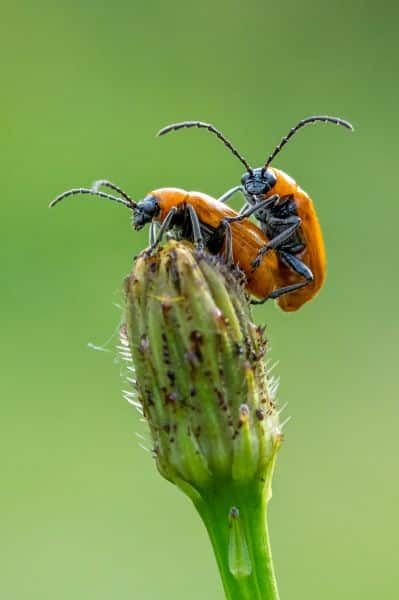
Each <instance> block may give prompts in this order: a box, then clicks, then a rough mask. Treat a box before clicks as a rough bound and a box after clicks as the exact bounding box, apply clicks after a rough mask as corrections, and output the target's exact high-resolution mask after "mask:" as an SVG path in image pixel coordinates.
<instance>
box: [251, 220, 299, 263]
mask: <svg viewBox="0 0 399 600" xmlns="http://www.w3.org/2000/svg"><path fill="white" fill-rule="evenodd" d="M278 220H280V221H282V222H284V223H286V224H287V225H288V224H289V223H292V225H289V227H287V228H286V229H284V231H282V232H281V233H279V234H278V235H276V236H275V237H274V238H272V239H271V240H269V241H268V243H267V244H266V246H263V248H262V249H261V250H260V251H259V252H258V256H257V257H256V258H255V260H254V261H253V263H252V266H253V268H254V269H257V268H258V267H259V265H260V263H261V260H262V258H263V257H264V255H265V254H266V252H268V250H271V249H272V248H278V246H280V244H282V243H283V242H286V241H287V240H288V239H289V238H290V237H291V235H292V234H293V233H295V231H296V230H297V229H298V227H299V226H300V224H301V222H302V219H301V218H300V217H289V218H288V219H278ZM270 221H272V222H275V221H274V220H273V219H270ZM292 256H293V255H292Z"/></svg>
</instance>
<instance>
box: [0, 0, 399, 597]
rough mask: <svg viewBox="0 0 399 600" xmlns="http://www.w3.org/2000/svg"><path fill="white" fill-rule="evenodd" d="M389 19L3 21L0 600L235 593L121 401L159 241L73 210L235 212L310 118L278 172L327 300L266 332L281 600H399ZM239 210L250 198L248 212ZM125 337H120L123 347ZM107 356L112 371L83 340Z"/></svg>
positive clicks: (264, 317) (147, 10)
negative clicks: (177, 207) (96, 188)
mask: <svg viewBox="0 0 399 600" xmlns="http://www.w3.org/2000/svg"><path fill="white" fill-rule="evenodd" d="M397 19H398V9H397V6H394V4H393V3H392V5H391V4H390V3H389V2H388V3H382V4H381V3H375V2H371V1H370V2H360V3H357V2H354V3H344V2H339V1H335V0H334V1H333V2H311V1H309V0H304V1H302V2H301V3H296V2H294V1H287V2H274V3H268V2H260V1H259V0H257V1H255V0H250V1H247V2H245V3H243V2H238V1H232V2H223V1H222V2H210V1H208V0H205V1H203V2H201V3H187V4H186V3H182V2H178V1H175V0H173V1H170V2H159V0H158V1H155V2H154V1H153V0H149V1H147V2H144V3H136V2H133V3H132V2H126V1H123V0H116V1H115V2H112V3H111V2H109V3H107V2H102V1H97V2H94V1H88V0H84V1H83V2H74V1H73V2H68V3H59V2H45V1H44V2H40V1H39V2H37V3H32V2H24V1H22V2H17V3H7V5H4V7H3V10H2V18H1V23H0V49H1V55H2V62H3V65H2V82H1V87H2V91H1V96H0V126H1V132H2V133H1V143H0V158H1V183H2V189H3V201H2V211H1V214H2V216H1V220H0V229H1V231H0V236H1V244H0V248H1V250H0V252H1V256H2V261H1V264H2V277H1V279H2V289H1V314H2V325H1V340H2V343H1V354H2V358H1V365H2V368H1V421H2V434H1V441H0V444H1V448H0V452H1V454H0V456H1V462H2V463H3V464H2V467H1V474H2V477H1V479H2V490H1V500H0V502H1V515H2V518H1V521H2V524H1V528H0V531H1V532H0V556H1V562H0V564H1V576H0V596H1V597H2V598H7V599H9V600H22V599H29V600H39V599H40V600H43V599H46V598H57V599H58V600H64V599H65V600H66V599H68V600H70V599H71V598H75V599H79V598H85V599H86V598H96V599H97V600H105V599H107V600H108V599H109V598H117V599H118V600H125V599H126V600H128V599H132V598H134V599H136V598H137V599H138V598H140V599H141V600H146V599H151V600H152V599H154V598H173V599H175V600H176V599H179V598H182V599H183V598H184V599H186V598H190V599H192V600H197V599H198V600H199V599H204V598H212V599H218V598H222V597H223V594H222V588H221V584H220V582H219V576H218V573H217V571H216V566H215V562H214V559H213V556H212V554H211V549H210V545H209V543H208V540H207V538H206V534H205V530H204V528H203V527H202V525H201V523H200V521H199V518H198V517H197V515H196V514H195V512H194V509H193V508H192V507H191V506H190V504H189V502H188V500H186V498H185V497H183V495H182V494H181V493H180V492H178V491H177V490H176V489H174V488H173V487H172V486H171V485H170V484H168V483H167V482H165V481H163V480H162V479H161V478H160V477H159V476H158V474H157V472H156V469H155V465H154V463H153V461H152V459H151V458H150V455H149V453H146V452H144V451H143V450H142V449H141V448H140V447H139V442H140V440H138V439H137V437H136V436H135V433H140V434H143V435H145V434H146V429H145V425H144V424H143V423H140V421H139V417H138V415H137V413H136V412H135V411H134V409H133V408H132V407H130V406H129V405H128V404H127V402H126V401H124V400H123V398H122V394H121V389H122V388H123V387H124V382H123V380H122V378H121V377H120V372H121V369H122V366H121V364H120V362H118V360H117V358H116V356H115V353H114V347H115V345H116V343H117V336H116V335H115V334H116V331H117V329H118V327H119V323H120V319H121V310H120V308H118V307H117V306H115V305H118V303H120V288H121V282H122V279H123V277H124V276H125V274H126V273H127V272H128V270H129V268H130V265H131V260H132V257H133V255H134V254H135V253H136V252H137V250H138V249H139V248H142V247H143V246H144V244H145V243H146V239H147V232H146V231H143V232H140V233H134V232H133V231H132V230H131V228H130V218H129V216H128V214H127V211H125V210H124V209H123V208H120V207H118V206H116V205H115V206H113V205H111V204H110V203H107V202H102V201H101V200H99V199H97V200H96V199H94V198H93V199H90V198H87V197H85V198H73V199H70V200H69V201H68V203H65V204H64V205H62V206H60V207H59V208H57V209H56V210H54V211H49V210H47V204H48V202H49V201H50V200H51V199H52V198H53V197H54V196H55V195H56V194H58V193H60V192H62V191H63V190H64V189H67V188H69V187H74V186H87V185H89V184H91V182H92V181H93V180H95V179H97V178H103V177H106V178H109V179H111V180H113V181H115V182H116V183H119V184H120V185H121V186H122V187H124V188H125V189H126V190H127V191H129V192H130V193H131V194H132V195H133V196H134V197H135V198H141V197H143V196H144V195H145V194H146V193H147V192H148V191H150V190H151V189H153V188H156V187H161V186H168V185H173V186H180V187H185V188H187V189H200V190H202V191H205V192H208V193H211V194H214V195H219V194H221V193H222V192H224V191H225V190H226V189H227V188H228V187H231V186H232V185H234V184H236V183H238V181H239V177H240V175H241V172H242V168H241V166H240V164H239V163H238V161H237V160H235V159H234V157H233V156H231V155H230V153H229V152H228V151H227V150H226V149H225V148H224V147H223V146H222V144H220V142H218V141H217V140H216V139H214V138H213V137H212V136H211V135H209V134H207V133H206V132H201V131H186V132H181V133H179V134H175V135H173V136H172V135H171V136H169V137H167V138H164V139H155V138H154V134H155V132H156V131H157V130H158V129H159V128H160V127H161V126H163V125H165V124H167V123H170V122H173V121H176V120H182V119H187V118H188V119H202V120H208V121H211V122H213V123H215V124H216V125H217V126H219V127H220V128H221V129H222V130H223V131H224V132H225V133H226V135H227V136H229V137H230V138H231V139H232V140H233V141H234V143H235V144H236V145H237V146H238V148H239V149H240V151H241V152H242V153H243V154H245V156H246V157H247V158H248V160H249V161H250V162H252V163H253V164H254V165H257V164H260V163H261V162H262V160H263V159H264V158H266V156H267V155H268V154H269V152H270V151H271V149H272V148H273V147H274V145H275V144H276V143H277V142H278V141H279V139H280V138H281V136H282V135H283V134H285V133H286V132H287V131H288V129H289V128H290V127H291V126H292V125H293V124H294V123H295V122H296V121H297V120H298V119H300V118H302V117H304V116H307V115H309V114H312V113H327V114H334V115H340V116H341V117H344V118H346V119H349V120H350V121H352V122H353V123H354V125H355V127H356V133H355V134H353V135H350V134H348V133H347V132H346V131H345V130H343V129H339V128H334V127H332V126H328V125H326V126H323V125H319V126H315V127H312V128H308V129H307V130H306V131H303V132H301V133H300V134H299V135H298V137H297V138H296V139H295V140H294V141H293V142H292V143H291V144H290V145H289V146H288V147H287V148H286V149H285V150H284V152H283V153H282V154H281V155H280V156H279V158H278V160H276V163H275V166H277V167H280V168H283V169H284V170H285V171H287V172H288V173H290V174H291V175H292V176H293V177H295V178H296V179H297V180H298V181H299V182H300V183H301V185H302V186H303V187H304V189H306V190H307V191H308V193H309V194H310V195H311V197H312V198H313V200H314V202H315V204H316V207H317V210H318V214H319V216H320V220H321V223H322V226H323V230H324V234H325V241H326V246H327V254H328V279H327V282H326V285H325V287H324V288H323V290H322V292H321V293H320V295H319V296H318V297H317V299H315V301H313V302H311V303H310V304H308V305H306V306H305V307H304V308H303V309H302V310H300V311H299V312H298V313H297V314H283V313H282V312H279V311H278V310H277V309H276V308H275V307H274V306H273V305H272V304H271V303H270V304H267V305H266V306H264V307H262V308H259V309H257V310H256V311H255V314H254V316H255V318H256V320H257V321H258V322H259V323H266V324H267V326H268V335H269V339H270V341H271V347H272V351H271V358H272V359H273V360H279V361H280V362H279V366H278V367H277V373H278V375H280V377H281V387H280V393H279V398H280V402H281V403H284V402H288V403H289V406H288V409H287V410H286V412H285V414H286V415H288V414H290V415H292V417H293V418H292V420H291V421H290V423H289V425H288V426H287V428H286V442H285V444H284V446H283V448H282V451H281V453H280V457H279V460H278V465H277V471H276V476H275V481H274V490H273V491H274V495H273V500H272V502H271V505H270V517H269V518H270V526H271V532H272V546H273V551H274V559H275V565H276V570H277V576H278V580H279V586H280V591H281V596H282V598H283V599H284V600H289V599H296V600H297V599H305V598H306V599H308V598H312V599H313V598H314V599H320V598H323V600H329V599H333V598H334V599H335V598H337V597H339V598H345V599H351V600H353V599H362V600H368V599H375V598H384V599H394V598H395V599H396V598H398V583H399V573H398V556H399V541H398V540H399V536H398V505H399V502H398V501H399V481H398V443H397V437H398V436H397V429H398V417H399V402H398V394H397V363H398V351H397V338H398V308H397V307H398V303H397V294H398V291H399V287H398V279H397V262H396V261H397V254H398V252H397V242H396V237H397V222H398V217H399V211H398V202H397V199H396V187H397V134H398V128H397V107H398V89H399V87H398V80H397V72H398V64H397V55H398V42H397ZM234 202H235V206H236V207H238V206H239V205H240V199H239V198H236V199H235V200H234ZM107 340H108V341H107ZM89 342H92V343H93V344H96V345H100V346H103V347H105V349H106V350H108V351H106V352H97V351H94V350H92V349H90V348H89V347H88V343H89Z"/></svg>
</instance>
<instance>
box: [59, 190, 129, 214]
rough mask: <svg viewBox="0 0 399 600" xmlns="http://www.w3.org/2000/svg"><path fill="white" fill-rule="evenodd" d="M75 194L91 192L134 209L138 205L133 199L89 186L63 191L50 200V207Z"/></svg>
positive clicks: (92, 194)
mask: <svg viewBox="0 0 399 600" xmlns="http://www.w3.org/2000/svg"><path fill="white" fill-rule="evenodd" d="M75 194H90V195H91V196H101V198H108V200H112V201H113V202H119V204H123V205H124V206H126V207H127V208H130V209H132V210H133V209H134V208H136V206H137V204H136V202H134V200H131V199H129V200H125V199H124V198H118V197H117V196H111V194H106V193H105V192H99V191H96V190H91V189H88V188H74V189H72V190H67V191H66V192H63V193H62V194H60V195H59V196H57V197H56V198H54V200H53V201H52V202H50V204H49V208H52V207H53V206H55V205H56V204H58V202H61V200H63V199H64V198H67V197H68V196H74V195H75Z"/></svg>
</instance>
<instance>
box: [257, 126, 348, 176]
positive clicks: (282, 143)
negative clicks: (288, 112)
mask: <svg viewBox="0 0 399 600" xmlns="http://www.w3.org/2000/svg"><path fill="white" fill-rule="evenodd" d="M318 121H321V122H322V123H335V125H342V127H346V128H347V129H350V130H351V131H353V126H352V125H351V124H350V123H349V122H348V121H344V120H343V119H340V118H339V117H328V116H327V115H316V116H312V117H307V118H306V119H302V120H301V121H299V123H297V124H296V125H295V127H293V128H292V129H291V130H290V132H289V133H288V134H287V135H286V136H285V137H283V139H282V140H281V142H280V143H279V145H278V146H276V148H275V149H274V150H273V152H272V153H271V155H270V156H269V158H268V159H267V161H266V163H265V166H264V167H263V168H262V172H263V173H264V172H265V171H266V169H267V167H268V166H269V165H270V163H271V162H272V160H274V158H275V157H276V156H277V154H278V153H279V152H280V150H281V149H282V148H283V147H284V146H285V145H286V144H287V143H288V142H289V140H290V139H291V138H292V136H294V135H295V134H296V132H297V131H298V130H299V129H301V128H302V127H305V125H310V124H311V123H317V122H318Z"/></svg>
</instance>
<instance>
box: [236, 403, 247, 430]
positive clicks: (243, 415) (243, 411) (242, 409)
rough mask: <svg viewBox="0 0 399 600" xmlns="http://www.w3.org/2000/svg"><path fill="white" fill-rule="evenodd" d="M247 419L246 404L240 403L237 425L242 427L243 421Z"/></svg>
mask: <svg viewBox="0 0 399 600" xmlns="http://www.w3.org/2000/svg"><path fill="white" fill-rule="evenodd" d="M248 419H249V408H248V405H247V404H241V406H240V418H239V422H238V427H242V426H243V425H244V423H247V422H248Z"/></svg>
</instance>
